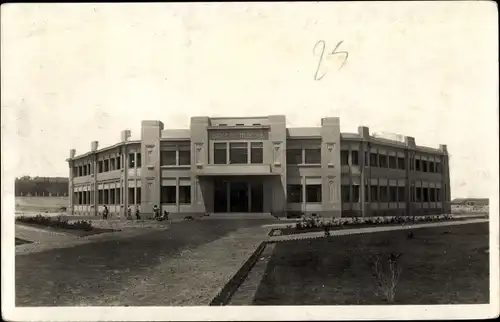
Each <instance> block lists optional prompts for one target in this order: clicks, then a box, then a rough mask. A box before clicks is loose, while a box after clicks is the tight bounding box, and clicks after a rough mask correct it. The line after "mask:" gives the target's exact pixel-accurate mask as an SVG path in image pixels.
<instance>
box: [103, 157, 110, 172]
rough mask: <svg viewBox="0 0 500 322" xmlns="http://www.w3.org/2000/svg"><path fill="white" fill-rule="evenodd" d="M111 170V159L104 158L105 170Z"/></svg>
mask: <svg viewBox="0 0 500 322" xmlns="http://www.w3.org/2000/svg"><path fill="white" fill-rule="evenodd" d="M108 171H109V159H106V160H104V172H108Z"/></svg>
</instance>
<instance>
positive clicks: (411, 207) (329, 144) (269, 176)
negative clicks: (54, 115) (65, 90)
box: [67, 115, 450, 217]
mask: <svg viewBox="0 0 500 322" xmlns="http://www.w3.org/2000/svg"><path fill="white" fill-rule="evenodd" d="M130 134H131V133H130V131H128V130H126V131H123V132H122V137H121V142H119V143H117V144H115V145H112V146H109V147H105V148H99V147H98V142H96V141H94V142H92V144H91V151H90V152H87V153H85V154H82V155H79V156H76V153H75V150H74V149H72V150H70V158H69V159H68V160H67V161H68V164H69V168H70V180H69V191H70V207H69V209H70V212H71V213H73V214H88V215H97V214H99V213H101V212H102V209H103V206H104V205H107V206H108V208H109V210H110V213H111V214H120V215H121V216H122V217H123V215H124V214H125V211H126V209H127V208H128V207H129V206H131V207H132V208H133V209H134V210H135V207H137V206H140V210H141V213H142V214H144V215H146V216H151V214H152V208H153V206H154V205H157V206H159V207H160V208H161V209H162V210H167V211H168V212H170V213H171V214H181V215H187V214H190V215H202V214H205V213H207V212H208V213H238V214H241V215H242V216H244V214H245V213H264V214H265V213H269V214H273V215H277V216H285V215H286V213H287V212H294V211H295V212H297V211H302V212H307V213H317V214H318V215H322V216H325V217H341V216H383V215H423V214H439V213H450V176H449V166H448V152H447V149H446V145H440V147H439V148H437V149H434V148H428V147H421V146H417V145H416V144H415V139H414V138H412V137H401V136H394V137H390V138H388V137H387V135H375V134H374V135H370V132H369V129H368V128H367V127H359V129H358V133H341V132H340V122H339V118H336V117H331V118H323V119H322V120H321V126H320V127H311V128H287V127H286V118H285V116H283V115H270V116H265V117H245V118H234V117H233V118H220V117H217V118H210V117H192V118H191V124H190V128H189V129H164V127H163V123H162V122H160V121H142V130H141V140H140V141H131V140H130Z"/></svg>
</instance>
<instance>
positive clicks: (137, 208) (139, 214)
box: [135, 206, 141, 220]
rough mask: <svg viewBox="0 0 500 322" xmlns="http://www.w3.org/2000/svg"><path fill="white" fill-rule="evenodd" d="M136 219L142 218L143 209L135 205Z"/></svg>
mask: <svg viewBox="0 0 500 322" xmlns="http://www.w3.org/2000/svg"><path fill="white" fill-rule="evenodd" d="M135 219H137V220H140V219H141V210H140V209H139V206H137V207H135Z"/></svg>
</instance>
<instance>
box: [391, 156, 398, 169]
mask: <svg viewBox="0 0 500 322" xmlns="http://www.w3.org/2000/svg"><path fill="white" fill-rule="evenodd" d="M396 160H397V159H396V156H394V155H390V156H389V168H391V169H396V168H397V164H396V163H397V162H396Z"/></svg>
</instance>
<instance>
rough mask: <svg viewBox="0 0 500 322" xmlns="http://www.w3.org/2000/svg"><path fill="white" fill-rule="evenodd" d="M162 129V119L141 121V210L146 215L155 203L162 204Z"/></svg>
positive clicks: (150, 212)
mask: <svg viewBox="0 0 500 322" xmlns="http://www.w3.org/2000/svg"><path fill="white" fill-rule="evenodd" d="M161 131H163V123H162V122H160V121H142V123H141V170H140V174H141V187H142V188H141V190H142V198H141V212H142V213H144V214H145V215H151V214H152V213H153V206H154V205H157V206H160V191H161V168H160V138H161ZM124 132H125V131H124ZM125 137H126V136H125Z"/></svg>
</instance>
